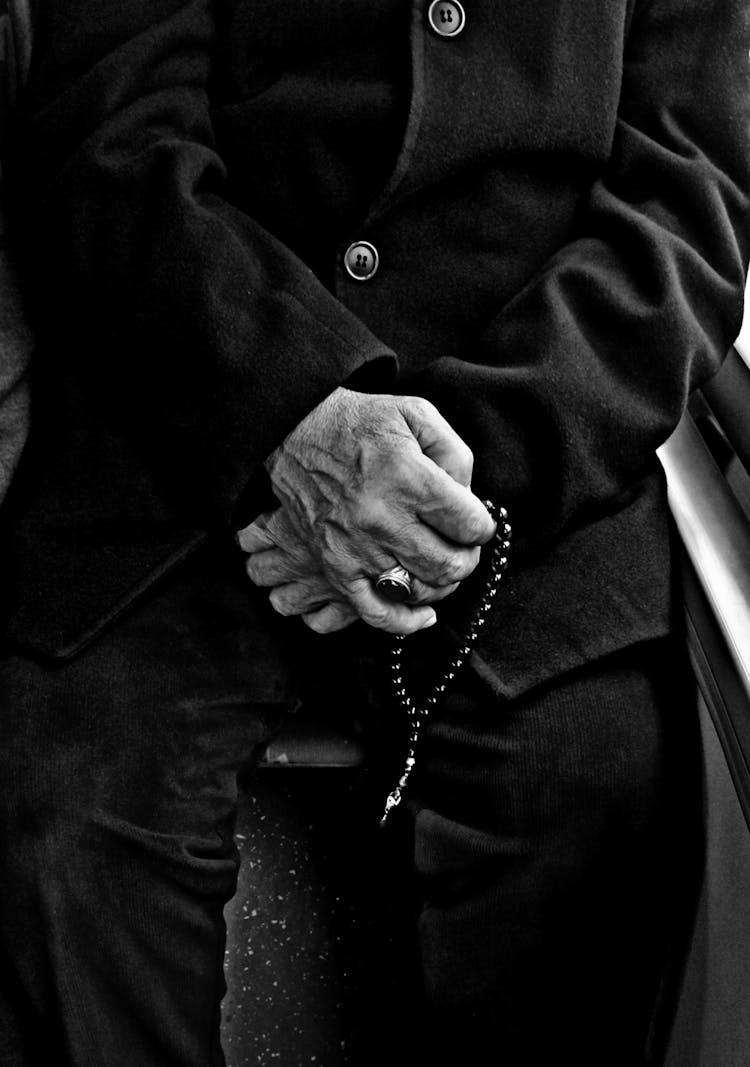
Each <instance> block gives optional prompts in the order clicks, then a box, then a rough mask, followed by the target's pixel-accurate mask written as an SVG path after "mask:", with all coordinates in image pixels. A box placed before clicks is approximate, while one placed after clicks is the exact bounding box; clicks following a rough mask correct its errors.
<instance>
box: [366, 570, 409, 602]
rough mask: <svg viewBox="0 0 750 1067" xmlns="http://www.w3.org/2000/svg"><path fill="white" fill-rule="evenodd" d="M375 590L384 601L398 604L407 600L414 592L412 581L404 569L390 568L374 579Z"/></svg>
mask: <svg viewBox="0 0 750 1067" xmlns="http://www.w3.org/2000/svg"><path fill="white" fill-rule="evenodd" d="M375 588H376V590H377V591H378V593H380V595H381V596H382V597H385V599H386V600H393V601H395V602H396V603H398V604H400V603H402V602H403V601H404V600H408V599H409V597H410V596H411V595H412V593H413V591H414V579H413V578H412V576H411V575H410V574H409V572H408V571H407V569H406V567H391V569H390V570H387V571H383V573H382V574H379V575H378V577H377V578H376V579H375Z"/></svg>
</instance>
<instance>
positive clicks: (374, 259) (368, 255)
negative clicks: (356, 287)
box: [344, 241, 380, 282]
mask: <svg viewBox="0 0 750 1067" xmlns="http://www.w3.org/2000/svg"><path fill="white" fill-rule="evenodd" d="M379 262H380V258H379V256H378V250H377V249H376V248H375V246H374V245H371V244H370V242H369V241H355V242H354V244H351V245H349V247H348V248H347V250H346V252H344V266H345V267H346V271H347V273H348V274H349V276H350V277H352V278H354V280H355V281H357V282H366V281H369V279H370V278H372V276H373V274H374V273H375V271H376V270H377V269H378V264H379Z"/></svg>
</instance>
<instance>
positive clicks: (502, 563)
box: [380, 500, 512, 826]
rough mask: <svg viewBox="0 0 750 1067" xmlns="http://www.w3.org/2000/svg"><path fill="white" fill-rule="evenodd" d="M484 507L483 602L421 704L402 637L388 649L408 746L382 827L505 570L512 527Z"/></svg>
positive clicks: (499, 511)
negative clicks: (489, 535)
mask: <svg viewBox="0 0 750 1067" xmlns="http://www.w3.org/2000/svg"><path fill="white" fill-rule="evenodd" d="M484 506H485V507H486V508H487V510H488V511H489V512H490V514H491V515H492V517H493V518H494V519H495V520H496V521H497V530H496V532H495V544H494V548H493V551H492V558H491V560H490V567H489V575H488V577H487V584H486V587H485V590H484V594H483V596H482V599H481V601H480V603H479V606H478V607H477V609H476V611H475V612H474V615H473V616H472V619H471V622H470V623H469V626H468V629H467V632H466V636H465V637H464V639H463V642H462V643H461V644H460V645H459V648H458V650H457V651H456V652H455V653H454V655H453V658H452V659H451V661H450V663H449V665H448V668H447V670H446V671H445V672H444V673H443V674H442V676H441V677H440V679H439V680H438V682H437V683H436V684H435V685H434V686H433V688H432V690H431V691H430V694H429V696H427V697H426V699H425V700H424V701H423V702H422V703H421V704H419V703H417V702H416V701H415V700H414V699H413V698H412V697H411V695H410V694H409V692H408V690H407V688H406V682H405V680H404V676H403V650H404V635H403V634H398V635H397V636H396V637H395V638H394V642H393V647H392V648H391V689H392V691H393V695H394V697H395V699H396V701H397V703H398V704H399V705H400V707H401V708H402V710H403V711H404V713H405V714H406V716H407V718H408V720H409V745H408V750H407V754H406V761H405V763H404V770H403V773H402V775H401V777H400V778H399V780H398V784H397V785H396V787H395V789H393V790H391V792H390V793H389V794H388V796H387V798H386V801H385V810H384V811H383V816H382V818H381V820H380V825H381V826H384V825H385V823H386V820H387V819H388V816H389V815H390V813H391V812H392V811H393V809H394V808H396V807H398V805H399V804H400V803H401V799H402V797H403V793H404V789H405V788H406V783H407V781H408V780H409V776H410V775H411V772H412V771H413V769H414V766H415V764H416V750H417V743H418V741H419V737H420V733H421V729H422V726H423V724H424V723H425V722H426V720H427V719H428V717H429V715H430V712H431V711H432V709H433V708H434V707H435V706H436V704H437V702H438V700H439V699H440V698H441V697H442V695H443V693H444V692H445V690H446V688H447V687H448V684H449V683H450V682H451V681H452V680H453V679H454V678H455V676H456V674H457V673H458V671H460V669H461V668H462V667H463V665H464V663H465V662H466V660H467V659H468V658H469V656H470V655H471V651H472V649H473V647H474V645H475V644H476V642H477V639H478V637H479V635H480V633H481V632H482V627H483V626H484V624H485V622H486V621H487V616H488V615H489V613H490V610H491V608H492V605H493V603H494V601H495V597H496V596H497V590H498V586H499V585H500V582H501V580H502V577H503V574H504V572H505V569H506V567H507V566H508V553H509V551H510V541H511V536H512V529H511V525H510V523H509V522H508V512H507V511H506V510H505V508H495V506H494V504H492V503H491V502H490V501H488V500H485V501H484Z"/></svg>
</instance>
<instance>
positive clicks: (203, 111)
mask: <svg viewBox="0 0 750 1067" xmlns="http://www.w3.org/2000/svg"><path fill="white" fill-rule="evenodd" d="M298 6H299V7H300V10H303V9H304V5H298ZM307 6H308V8H309V17H310V18H311V19H312V20H315V19H316V18H318V15H317V6H316V5H315V4H309V5H307ZM331 6H332V8H335V9H337V10H338V9H339V8H342V9H343V8H346V7H347V4H346V3H345V2H344V0H335V3H333V4H332V5H331ZM349 6H350V7H351V8H352V17H356V15H355V13H354V9H355V7H356V5H349ZM465 6H466V8H467V24H466V27H465V29H464V31H463V33H462V34H461V35H460V36H459V37H457V38H455V39H453V40H446V39H444V38H440V37H438V36H436V35H435V34H434V33H432V32H431V31H430V29H429V27H428V25H427V22H426V10H427V7H428V4H427V2H426V0H414V2H412V3H411V8H412V18H411V24H410V28H409V22H408V21H407V20H404V37H403V41H401V42H400V45H401V47H402V48H403V49H404V51H405V53H406V51H407V50H408V49H409V48H410V53H409V54H410V57H411V86H410V91H411V98H410V106H409V110H408V122H407V123H406V125H405V128H404V130H403V137H402V142H401V145H400V148H399V151H398V154H397V158H396V159H395V160H394V161H393V162H394V169H393V170H392V173H391V175H390V178H389V179H388V180H387V181H386V183H385V185H384V187H383V189H382V192H380V193H378V194H376V195H375V196H374V197H373V199H372V202H371V203H370V205H369V208H368V209H367V210H365V212H364V214H363V217H362V218H361V219H360V220H359V221H358V223H357V224H353V223H352V221H351V220H348V222H347V223H346V225H344V223H343V222H342V225H341V227H340V228H339V227H336V226H332V227H330V228H329V229H328V230H327V232H325V233H321V232H317V231H316V227H315V225H314V220H311V219H310V218H309V217H306V215H309V212H306V203H305V188H303V187H301V183H299V182H297V183H295V180H294V176H295V166H296V162H295V160H294V159H290V158H287V156H286V155H285V147H284V146H285V144H286V143H287V141H286V140H285V137H284V130H283V127H281V126H280V125H279V121H278V115H279V114H280V113H284V108H283V107H282V108H278V107H276V106H275V104H274V102H276V104H278V103H279V101H281V102H282V103H283V102H284V100H285V94H287V93H293V92H298V91H299V84H300V83H299V69H294V68H295V63H296V62H297V61H298V60H299V56H298V55H294V56H291V55H289V54H288V53H285V51H284V48H283V47H282V43H283V40H284V38H283V33H280V30H279V26H280V25H281V24H282V23H283V19H284V11H285V10H286V9H285V6H284V5H283V4H281V3H278V2H274V0H263V2H259V3H251V2H250V0H222V2H220V3H216V4H214V5H211V4H209V3H208V2H207V0H127V2H123V0H44V2H43V3H39V4H38V12H37V25H36V35H35V42H34V57H33V62H32V69H31V76H30V81H29V85H28V94H27V99H26V103H25V108H24V110H23V112H22V114H21V116H20V120H19V125H18V129H17V132H16V144H15V158H16V160H17V168H16V174H15V179H16V181H15V196H16V198H17V203H18V204H19V205H20V208H19V209H18V214H17V217H18V219H19V232H22V233H23V237H24V249H25V250H26V252H27V262H26V270H27V275H28V278H29V284H30V285H31V286H33V288H34V290H35V292H36V300H37V303H36V310H37V315H38V322H39V327H40V331H41V334H42V337H41V343H40V346H39V352H38V356H37V362H36V377H35V383H34V385H35V408H34V420H33V422H34V432H33V434H32V442H31V446H30V448H29V450H28V452H27V455H26V457H25V462H24V464H23V469H22V471H21V473H20V475H19V478H18V481H17V484H16V486H15V492H14V493H13V496H12V499H11V500H10V501H9V502H8V506H7V508H6V511H5V522H4V528H5V541H6V543H5V546H4V548H3V565H4V567H5V570H6V579H7V581H6V595H5V603H6V605H7V607H8V613H9V618H8V621H7V630H8V633H9V635H10V636H11V637H12V639H13V640H15V641H17V642H20V643H21V644H22V645H24V646H25V647H30V648H32V649H36V650H37V651H41V652H44V653H45V654H48V655H53V656H57V657H60V656H66V655H70V654H71V653H73V652H74V651H75V650H76V649H77V648H79V647H81V646H82V644H83V643H85V641H87V640H88V639H90V638H91V637H92V636H94V635H95V634H96V633H97V632H98V630H99V628H100V627H101V626H102V625H103V624H104V623H106V622H107V621H109V620H112V619H113V618H116V616H117V614H118V613H119V612H120V611H121V610H122V609H123V607H124V606H126V605H127V604H128V603H131V602H132V601H133V599H134V598H135V597H137V596H138V595H140V594H141V593H142V592H143V591H144V590H146V589H147V588H148V587H149V585H150V583H152V582H153V580H154V578H155V577H156V576H157V575H159V574H161V573H164V571H165V570H168V569H169V568H170V567H172V566H174V565H175V564H176V563H177V562H178V561H180V560H181V559H183V558H184V557H185V556H186V555H187V554H189V553H190V551H191V550H192V549H193V548H195V546H196V545H198V544H199V543H201V542H202V541H203V540H204V539H205V538H206V536H210V535H212V534H215V535H216V536H217V537H220V536H222V535H227V534H228V532H229V531H231V530H232V529H234V528H236V527H237V526H239V525H240V524H243V523H244V522H246V521H248V520H249V519H250V518H251V517H253V515H255V514H256V513H257V512H258V511H259V510H260V509H261V508H266V507H268V504H269V499H268V487H267V486H266V484H265V481H264V475H263V471H262V463H263V460H264V458H265V457H266V456H267V454H268V453H269V452H270V451H271V450H272V449H273V448H274V447H275V446H276V445H277V444H279V442H280V441H281V440H282V438H283V437H284V435H285V434H286V433H288V432H289V431H290V430H291V429H292V428H293V427H294V426H295V425H296V424H297V422H298V421H299V420H300V419H301V418H302V417H303V416H304V415H305V414H306V413H307V412H309V411H310V410H311V408H312V407H313V406H314V405H315V404H317V403H318V402H319V401H320V400H321V399H322V398H324V397H325V396H326V395H327V394H328V393H329V392H330V391H331V390H332V389H334V388H335V387H336V386H337V385H339V384H341V383H345V382H347V381H349V382H351V383H352V384H354V385H355V386H356V387H358V388H363V389H367V390H375V391H394V392H399V393H413V394H418V395H422V396H425V397H428V398H429V399H430V400H432V401H433V402H434V403H435V404H436V405H437V407H438V408H439V409H440V411H441V412H442V413H443V414H444V415H445V416H446V418H447V419H448V420H449V421H450V422H451V423H452V424H453V425H454V426H455V428H456V429H457V430H458V432H459V433H460V434H462V435H463V436H464V438H465V439H466V440H467V441H468V442H469V444H470V445H471V447H472V448H473V450H474V453H475V457H476V475H475V483H474V487H475V489H476V491H477V492H478V493H479V494H481V495H483V496H484V495H486V496H489V497H491V498H492V499H493V500H495V501H496V502H497V503H502V504H505V505H506V506H507V508H508V509H509V511H510V513H511V517H512V519H513V522H514V525H515V528H516V531H517V538H516V543H515V548H514V555H513V567H512V571H511V575H510V577H509V579H508V582H507V584H506V585H505V586H504V588H503V593H502V596H501V597H500V602H499V603H498V607H497V610H496V612H495V614H494V617H493V621H492V625H491V626H490V627H489V628H488V631H487V633H486V634H485V635H484V637H483V642H482V645H481V649H480V652H481V655H482V656H483V658H484V660H485V661H486V662H487V663H488V664H489V666H490V667H491V668H492V670H493V671H494V672H496V684H497V686H498V688H499V689H500V690H501V691H503V692H506V693H517V692H520V691H521V690H523V689H524V688H526V687H528V686H529V685H531V684H534V683H535V682H538V681H539V680H541V679H544V678H548V677H551V676H553V675H555V674H556V673H559V672H561V671H563V670H565V669H568V668H570V667H573V666H575V665H577V664H580V663H582V662H586V661H589V660H591V659H593V658H595V657H597V656H600V655H602V654H605V653H606V652H608V651H611V650H614V649H616V648H619V647H623V646H625V645H627V644H629V643H631V642H635V641H640V640H644V639H648V638H651V637H656V636H659V635H661V634H664V633H666V632H667V631H668V629H669V627H670V624H671V623H670V613H671V610H672V609H671V605H670V594H669V587H670V578H669V575H670V563H669V547H668V521H667V507H666V502H665V495H664V487H663V482H662V478H661V476H660V471H659V467H658V463H657V461H656V458H655V454H654V453H655V449H656V448H657V447H658V445H659V444H660V443H661V442H663V441H664V439H665V438H666V437H667V436H668V434H669V433H670V431H671V429H672V428H673V427H674V426H675V424H676V422H677V421H678V419H679V417H680V413H681V411H682V410H683V407H684V405H685V402H686V399H687V396H688V392H689V390H690V389H691V388H692V387H693V386H695V384H696V383H699V382H701V381H702V380H704V379H705V378H706V377H707V376H708V375H710V374H712V373H713V372H714V371H715V370H716V369H717V368H718V366H719V363H720V361H721V359H722V357H723V355H724V353H725V352H726V350H727V348H728V346H729V345H730V343H731V341H732V340H733V338H734V336H735V335H736V333H737V331H738V329H739V322H740V315H741V307H742V291H743V285H744V268H745V265H746V262H747V257H748V229H749V227H748V218H749V214H748V212H749V207H748V197H749V195H750V65H749V64H748V49H749V48H750V12H749V10H748V4H747V0H536V2H531V3H530V2H529V0H472V2H471V3H468V2H467V4H466V5H465ZM408 34H410V41H407V35H408ZM280 42H282V43H280ZM300 42H301V43H300V44H299V48H300V49H301V51H302V53H304V33H302V34H301V35H300ZM397 43H398V42H394V46H396V44H397ZM300 63H301V61H300ZM301 65H303V64H301ZM313 91H314V87H313ZM353 91H355V89H354V88H353ZM287 103H288V101H287ZM286 111H287V112H288V111H289V108H288V107H287V109H286ZM321 166H322V172H321V175H320V180H321V182H323V183H324V182H325V181H326V178H327V175H326V173H325V162H324V161H323V163H322V164H321ZM355 239H364V240H368V241H371V242H372V243H373V244H375V246H376V247H377V248H378V250H379V253H380V257H381V265H380V269H379V271H378V273H377V275H376V276H375V277H374V278H373V279H372V280H371V281H370V282H367V283H364V284H362V283H357V282H353V281H351V280H350V279H349V278H348V277H347V275H346V273H345V272H344V270H343V267H342V261H341V257H342V252H343V250H344V249H345V248H346V247H347V245H348V244H349V242H350V241H352V240H355ZM476 585H477V583H476V582H474V583H468V588H467V589H466V590H464V594H463V600H464V601H466V602H467V603H468V602H469V601H470V600H471V598H472V597H473V596H476ZM461 602H462V597H461V596H459V597H458V600H457V604H458V607H456V608H454V609H450V608H449V607H447V606H446V607H445V608H443V609H441V613H442V614H443V615H444V616H447V617H450V616H451V611H453V612H454V613H455V612H456V611H458V610H459V607H461ZM292 625H294V624H292Z"/></svg>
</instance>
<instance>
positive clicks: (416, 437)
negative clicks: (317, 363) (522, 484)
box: [240, 389, 495, 633]
mask: <svg viewBox="0 0 750 1067" xmlns="http://www.w3.org/2000/svg"><path fill="white" fill-rule="evenodd" d="M472 465H473V459H472V455H471V452H470V450H469V449H468V447H467V446H466V445H465V444H464V442H463V441H462V440H461V439H460V438H459V437H458V435H457V434H456V433H455V432H454V431H453V430H452V429H451V427H450V426H449V424H448V423H447V422H446V421H445V419H443V418H442V416H441V415H440V414H439V412H438V411H437V410H436V409H435V408H434V407H433V406H432V405H431V404H430V403H428V402H427V401H425V400H421V399H419V398H417V397H392V396H370V395H364V394H361V393H354V392H352V391H350V390H347V389H337V390H336V391H335V392H334V393H332V394H331V396H329V397H328V398H327V399H326V400H324V401H323V402H322V403H321V404H320V405H319V406H318V407H317V408H315V409H314V410H313V411H312V412H311V413H310V414H309V415H308V416H307V418H305V419H304V420H303V421H302V422H301V423H300V424H299V426H297V427H296V429H295V430H293V431H292V433H291V434H289V436H288V437H287V438H286V440H285V441H284V442H283V444H282V445H281V446H280V447H279V448H278V449H277V450H276V451H275V452H274V453H273V454H272V456H271V457H270V458H269V460H268V463H267V467H268V471H269V474H270V477H271V481H272V484H273V487H274V491H275V493H276V496H277V497H278V499H279V500H280V501H281V503H282V514H281V515H279V516H278V517H277V518H275V519H274V520H273V521H272V520H271V519H269V518H268V517H266V519H264V522H263V524H262V526H263V528H262V529H261V528H260V527H258V526H257V524H251V526H250V527H248V529H247V530H246V531H243V534H242V535H241V537H240V542H241V544H243V546H244V547H246V549H248V550H250V551H251V552H253V553H257V552H259V551H260V552H262V551H264V550H265V551H268V550H270V548H271V545H269V543H268V539H269V538H270V540H271V541H272V542H273V549H274V550H276V555H274V556H272V557H270V558H268V559H266V560H265V561H260V564H259V561H258V560H257V559H256V560H255V562H253V556H251V559H250V561H249V573H250V574H251V577H254V580H256V581H258V582H259V584H260V583H261V582H262V583H264V584H266V585H270V586H275V585H277V584H280V585H281V586H283V585H289V584H291V585H293V586H296V588H295V589H293V590H287V592H286V593H283V594H282V593H277V594H276V596H275V600H276V602H277V603H282V606H283V607H284V608H285V610H286V611H287V612H289V613H299V614H302V615H303V616H307V615H310V614H311V610H309V609H311V607H312V608H314V606H315V604H314V598H315V597H317V596H320V597H323V596H327V597H328V603H334V604H339V605H345V606H347V607H348V609H349V610H348V611H346V612H344V611H342V610H341V608H336V609H335V612H334V614H335V616H336V618H335V620H334V621H335V622H336V623H337V624H338V623H340V624H342V625H346V622H345V621H344V620H345V619H346V620H347V621H351V611H354V612H355V613H356V616H357V617H359V618H361V619H363V620H364V621H365V622H366V623H368V624H369V625H371V626H375V627H377V628H380V629H384V630H388V631H390V632H397V633H411V632H414V631H415V630H418V629H422V628H423V627H425V626H429V625H431V624H432V622H434V620H435V615H434V611H433V609H432V608H430V607H429V606H426V605H428V604H429V603H431V602H432V601H434V600H437V599H440V597H442V596H446V595H447V594H448V593H449V592H451V591H452V590H453V589H455V588H456V585H457V583H458V582H460V581H462V580H463V579H464V578H466V577H467V576H468V575H469V574H470V573H471V572H472V571H473V570H474V568H475V566H476V564H477V562H478V559H479V546H480V545H481V544H483V543H485V542H486V541H488V540H489V539H490V538H491V537H492V535H493V533H494V529H495V524H494V522H493V520H492V518H491V517H490V515H489V513H488V512H487V510H486V509H485V507H484V505H483V504H482V503H481V501H479V500H478V499H477V497H475V496H474V495H473V493H471V491H470V490H469V488H468V486H469V484H470V481H471V473H472ZM261 534H262V535H263V536H265V538H266V541H265V543H263V541H262V538H261V540H254V538H255V537H256V536H257V537H260V535H261ZM279 553H282V554H283V553H285V554H286V558H285V559H283V558H282V555H280V554H279ZM397 563H398V564H400V565H402V566H404V567H406V568H407V569H408V570H409V571H410V572H411V573H412V574H413V575H414V577H415V588H414V595H413V597H412V598H411V602H410V604H393V603H391V602H388V601H386V600H384V599H383V598H382V597H381V596H380V595H379V594H378V593H377V592H376V591H375V589H374V587H373V579H374V578H375V577H376V576H377V575H378V574H380V573H381V572H383V571H385V570H387V569H389V568H390V567H393V566H394V565H396V564H397ZM279 568H280V569H279ZM276 578H278V583H277V581H276ZM300 583H301V584H302V586H304V593H305V596H302V593H303V589H302V588H301V586H300ZM295 597H296V598H297V599H294V598H295ZM305 597H306V599H305ZM295 608H297V609H298V610H295ZM314 614H315V612H314V611H312V615H314ZM306 621H310V620H307V619H306ZM316 621H317V622H318V623H320V619H318V620H316ZM324 621H325V620H324ZM336 628H338V625H337V626H336Z"/></svg>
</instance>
